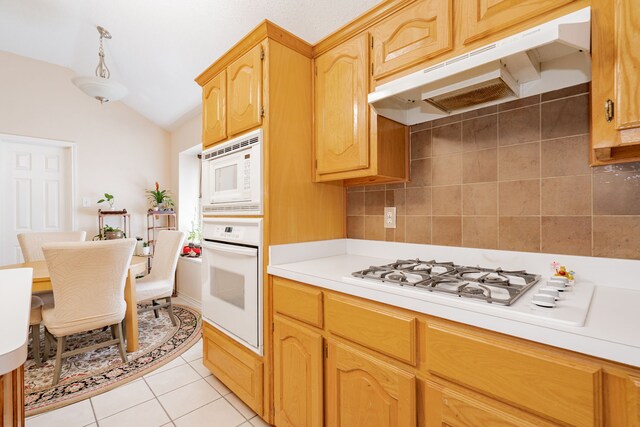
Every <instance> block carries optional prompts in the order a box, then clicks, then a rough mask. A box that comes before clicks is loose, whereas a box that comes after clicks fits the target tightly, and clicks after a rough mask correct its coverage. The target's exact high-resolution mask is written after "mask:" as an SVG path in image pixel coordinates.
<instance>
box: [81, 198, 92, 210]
mask: <svg viewBox="0 0 640 427" xmlns="http://www.w3.org/2000/svg"><path fill="white" fill-rule="evenodd" d="M82 207H83V208H88V207H91V199H90V198H88V197H83V198H82Z"/></svg>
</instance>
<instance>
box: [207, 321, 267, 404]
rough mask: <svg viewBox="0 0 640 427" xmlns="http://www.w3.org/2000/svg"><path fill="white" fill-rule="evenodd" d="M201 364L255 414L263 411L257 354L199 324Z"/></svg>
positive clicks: (261, 379)
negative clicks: (201, 350) (201, 349)
mask: <svg viewBox="0 0 640 427" xmlns="http://www.w3.org/2000/svg"><path fill="white" fill-rule="evenodd" d="M202 335H203V336H202V340H203V343H202V344H203V351H204V354H203V362H202V363H204V366H206V367H207V368H208V369H209V370H210V371H211V372H213V374H214V375H215V376H216V377H218V379H219V380H220V381H222V382H223V383H224V384H225V385H226V386H227V387H229V389H230V390H231V391H232V392H234V393H235V394H236V395H237V396H238V397H239V398H240V399H242V401H243V402H244V403H246V404H247V405H248V406H249V407H250V408H251V409H253V410H254V411H255V412H256V413H257V414H259V415H262V409H263V404H262V401H263V394H262V386H263V383H262V381H263V363H262V361H261V360H260V358H259V357H258V355H257V354H255V353H253V352H252V351H251V350H249V349H247V348H245V347H243V346H241V345H240V344H238V343H237V342H235V341H234V340H233V339H231V338H229V337H228V336H226V335H225V334H223V333H222V332H220V331H218V330H217V329H216V328H214V327H213V326H211V325H209V324H208V323H206V322H202Z"/></svg>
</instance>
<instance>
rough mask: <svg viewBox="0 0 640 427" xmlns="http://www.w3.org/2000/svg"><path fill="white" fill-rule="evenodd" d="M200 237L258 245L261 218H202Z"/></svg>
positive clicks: (260, 234)
mask: <svg viewBox="0 0 640 427" xmlns="http://www.w3.org/2000/svg"><path fill="white" fill-rule="evenodd" d="M202 238H203V239H204V240H205V241H206V240H216V241H220V242H230V243H240V244H244V245H251V246H260V245H261V244H262V219H261V218H211V217H205V218H203V219H202Z"/></svg>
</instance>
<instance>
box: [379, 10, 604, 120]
mask: <svg viewBox="0 0 640 427" xmlns="http://www.w3.org/2000/svg"><path fill="white" fill-rule="evenodd" d="M590 27H591V8H590V7H587V8H584V9H581V10H578V11H576V12H573V13H571V14H569V15H565V16H563V17H561V18H558V19H555V20H553V21H549V22H547V23H544V24H542V25H540V26H538V27H535V28H531V29H529V30H526V31H523V32H521V33H518V34H516V35H513V36H511V37H508V38H505V39H502V40H500V41H498V42H495V43H492V44H489V45H487V46H484V47H481V48H479V49H476V50H474V51H471V52H468V53H465V54H464V55H460V56H457V57H455V58H451V59H449V60H447V61H445V62H441V63H439V64H436V65H433V66H430V67H428V68H425V69H424V70H420V71H417V72H415V73H412V74H409V75H407V76H404V77H401V78H399V79H397V80H394V81H392V82H389V83H386V84H383V85H380V86H378V87H377V88H376V90H375V91H374V92H372V93H370V94H369V97H368V100H369V104H370V105H371V106H372V107H373V109H374V110H375V112H376V113H377V114H379V115H381V116H384V117H387V118H389V119H392V120H395V121H397V122H400V123H403V124H405V125H413V124H417V123H421V122H425V121H429V120H434V119H437V118H440V117H445V116H447V115H450V114H457V113H461V112H465V111H471V110H475V109H478V108H482V107H486V106H489V105H495V104H499V103H503V102H506V101H511V100H514V99H518V98H524V97H527V96H531V95H536V94H539V93H543V92H548V91H551V90H556V89H561V88H564V87H568V86H573V85H576V84H579V83H585V82H588V81H590V80H591V55H590V52H589V51H590V42H591V28H590Z"/></svg>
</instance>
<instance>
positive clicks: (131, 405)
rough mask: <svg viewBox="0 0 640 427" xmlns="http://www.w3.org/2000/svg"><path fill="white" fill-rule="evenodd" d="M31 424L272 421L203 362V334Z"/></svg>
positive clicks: (143, 426)
mask: <svg viewBox="0 0 640 427" xmlns="http://www.w3.org/2000/svg"><path fill="white" fill-rule="evenodd" d="M26 424H27V427H41V426H42V427H45V426H46V427H58V426H59V427H84V426H100V427H111V426H114V427H116V426H117V427H128V426H132V427H133V426H135V427H155V426H158V427H160V426H177V427H183V426H188V427H192V426H193V427H198V426H211V425H215V426H216V427H236V426H238V427H251V426H254V427H258V426H261V427H262V426H267V425H268V424H267V423H265V422H264V421H263V420H262V419H261V418H260V417H258V416H257V415H256V414H255V413H254V412H253V411H252V410H251V409H250V408H249V407H247V406H246V405H245V404H244V403H242V401H241V400H240V399H239V398H238V397H237V396H236V395H234V394H233V393H232V392H231V391H230V390H229V389H228V388H227V387H225V385H224V384H222V383H221V382H220V381H219V380H218V379H217V378H216V377H214V376H213V375H211V372H209V370H208V369H207V368H205V367H204V365H203V364H202V340H200V341H198V342H197V343H196V344H195V345H194V346H193V347H191V348H190V349H189V350H187V351H186V352H184V353H183V354H182V355H181V356H179V357H177V358H176V359H174V360H173V361H171V362H169V363H168V364H166V365H164V366H161V367H160V368H158V369H156V370H155V371H152V372H150V373H148V374H147V375H145V376H143V377H142V378H140V379H137V380H135V381H133V382H130V383H127V384H124V385H122V386H120V387H118V388H115V389H113V390H110V391H108V392H106V393H103V394H100V395H98V396H94V397H92V398H90V399H86V400H83V401H81V402H78V403H74V404H73V405H69V406H65V407H64V408H60V409H56V410H54V411H51V412H46V413H44V414H41V415H36V416H33V417H30V418H27V423H26Z"/></svg>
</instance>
